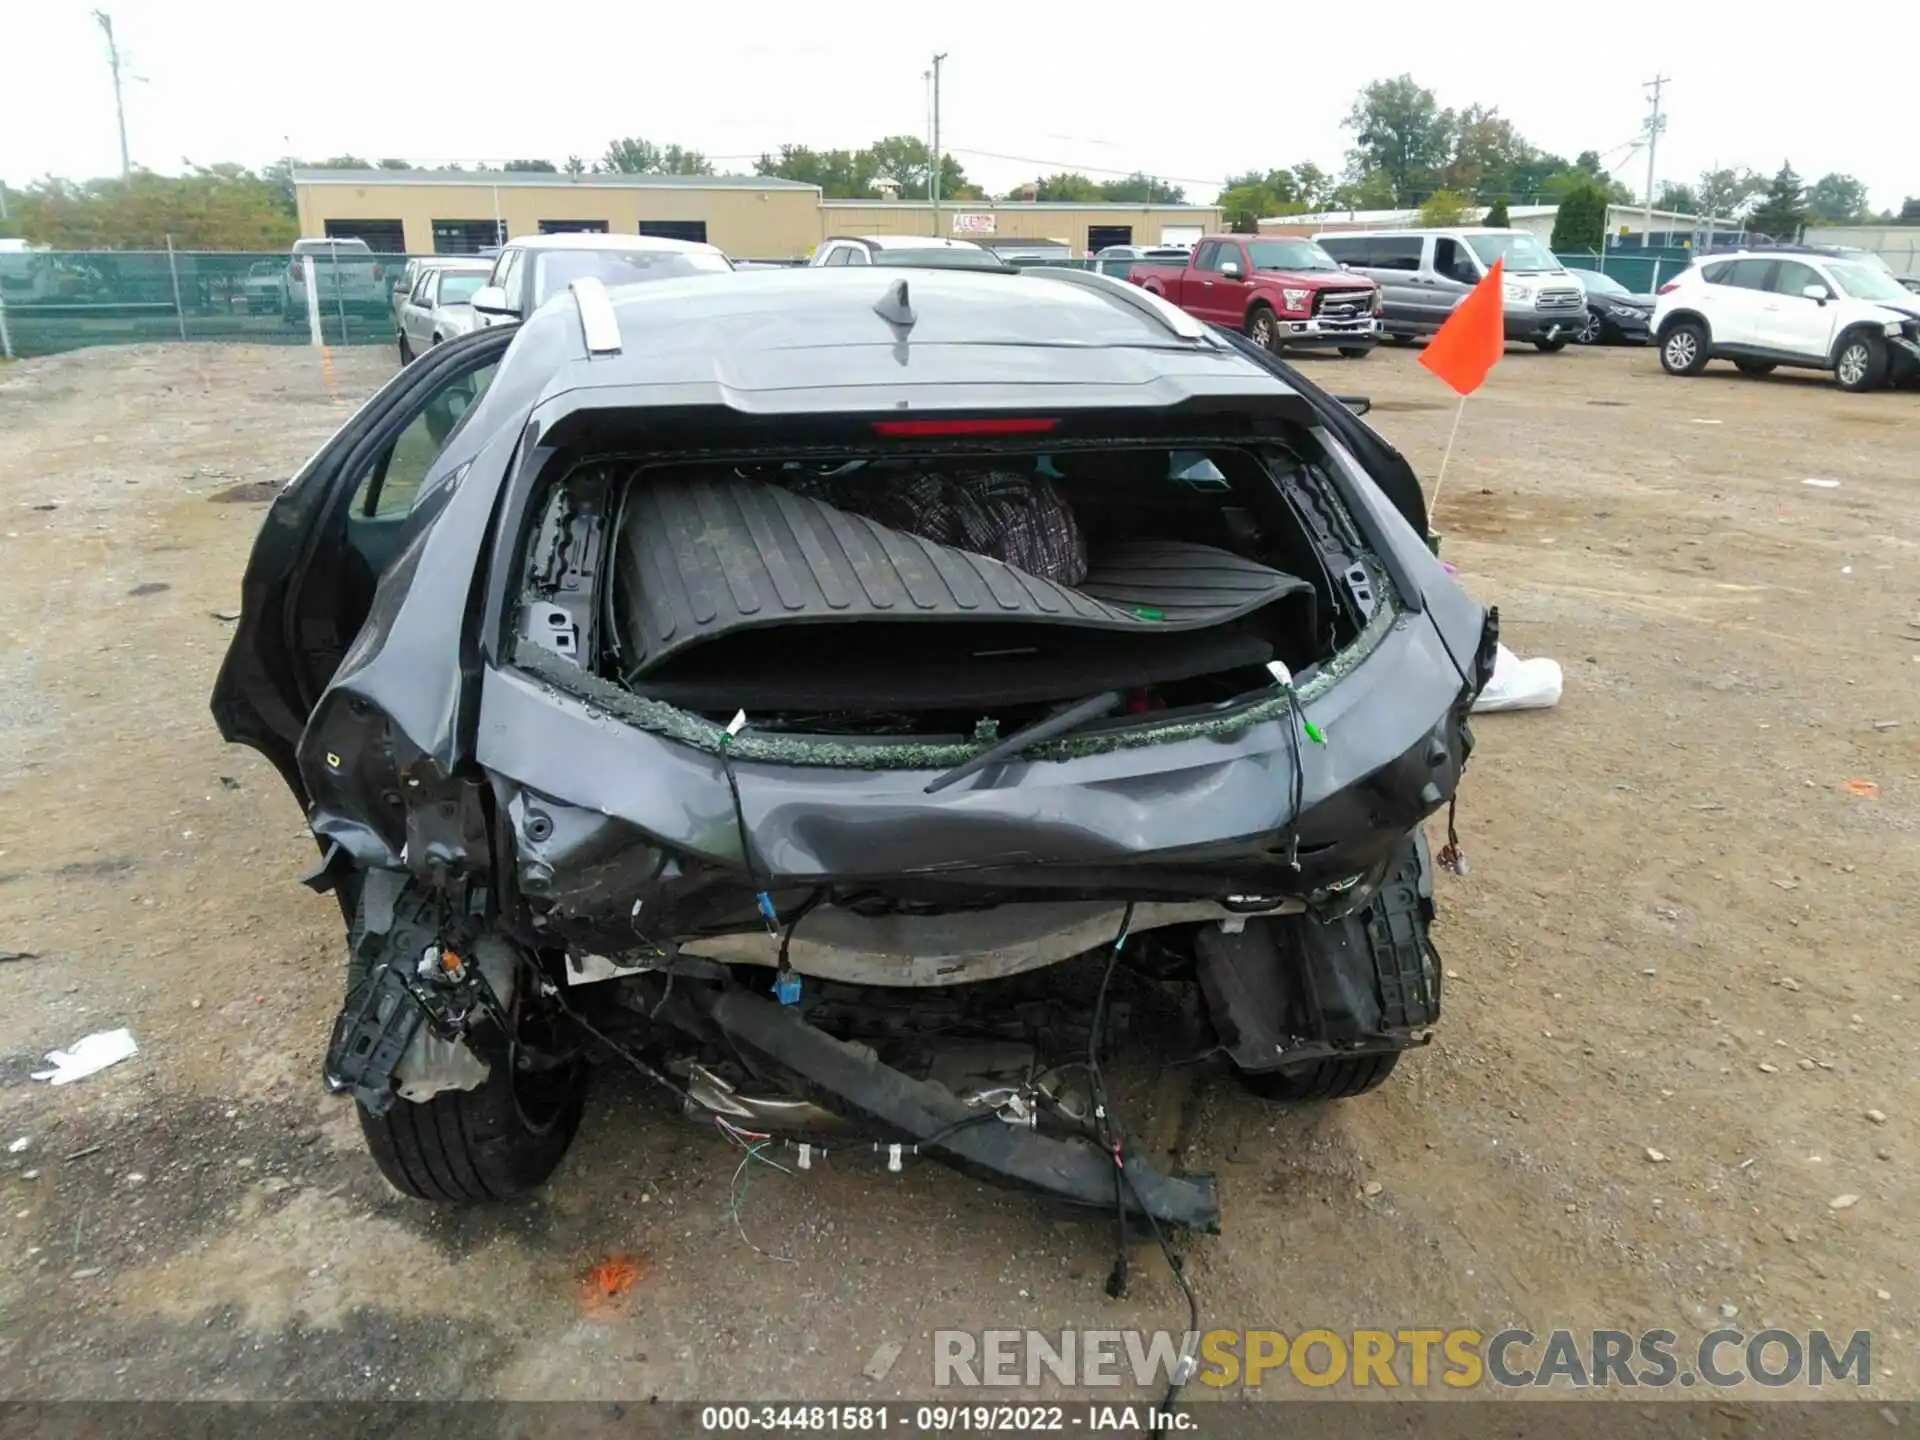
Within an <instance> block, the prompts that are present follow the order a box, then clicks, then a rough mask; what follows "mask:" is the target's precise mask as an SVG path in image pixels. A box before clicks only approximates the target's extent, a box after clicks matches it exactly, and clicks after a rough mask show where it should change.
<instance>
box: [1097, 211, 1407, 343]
mask: <svg viewBox="0 0 1920 1440" xmlns="http://www.w3.org/2000/svg"><path fill="white" fill-rule="evenodd" d="M1127 278H1128V279H1129V280H1131V281H1132V282H1133V283H1134V284H1136V285H1139V286H1141V287H1143V288H1144V289H1146V290H1148V291H1150V292H1151V293H1153V294H1155V295H1158V296H1161V297H1162V298H1163V299H1166V300H1170V301H1172V302H1173V303H1174V304H1175V305H1178V306H1179V307H1180V308H1181V309H1182V310H1185V311H1186V312H1187V313H1188V314H1189V315H1192V316H1195V317H1196V318H1198V319H1201V320H1208V321H1211V322H1213V323H1214V324H1216V325H1230V326H1232V327H1233V328H1234V329H1236V330H1239V331H1242V332H1243V333H1245V334H1246V335H1247V336H1248V337H1249V338H1250V339H1252V340H1253V341H1254V342H1255V343H1257V344H1260V345H1264V346H1265V347H1266V348H1267V349H1269V350H1274V351H1279V350H1286V349H1291V348H1294V347H1296V346H1297V347H1307V346H1312V347H1314V348H1318V349H1333V350H1338V351H1339V352H1340V353H1341V354H1342V355H1345V356H1347V357H1349V358H1350V359H1354V360H1358V359H1362V358H1363V357H1365V356H1366V354H1367V353H1368V352H1369V351H1371V350H1372V349H1373V347H1374V346H1375V345H1376V344H1378V343H1379V341H1380V333H1381V332H1380V313H1381V308H1382V307H1381V298H1380V287H1379V286H1378V285H1376V284H1374V283H1373V281H1371V280H1369V279H1368V278H1367V277H1366V276H1364V275H1356V274H1351V273H1349V272H1348V271H1345V270H1342V269H1341V268H1340V263H1339V262H1338V261H1337V260H1335V259H1334V258H1333V257H1332V256H1331V255H1329V254H1327V252H1326V251H1324V250H1322V249H1321V248H1320V247H1319V246H1318V245H1316V244H1314V243H1313V241H1311V240H1306V239H1300V238H1295V237H1291V236H1280V235H1274V236H1257V235H1208V236H1206V237H1204V238H1203V239H1201V240H1200V241H1199V242H1198V243H1197V244H1195V246H1194V247H1193V255H1192V257H1191V258H1190V259H1189V260H1188V262H1187V263H1186V264H1185V265H1173V264H1164V265H1155V264H1151V263H1145V262H1136V263H1135V264H1134V266H1133V268H1132V269H1131V270H1130V271H1129V272H1128V273H1127Z"/></svg>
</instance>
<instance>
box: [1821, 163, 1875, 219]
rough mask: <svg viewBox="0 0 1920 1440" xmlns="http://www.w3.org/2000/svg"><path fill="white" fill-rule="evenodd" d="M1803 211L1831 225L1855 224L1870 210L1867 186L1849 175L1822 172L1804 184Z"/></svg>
mask: <svg viewBox="0 0 1920 1440" xmlns="http://www.w3.org/2000/svg"><path fill="white" fill-rule="evenodd" d="M1807 213H1808V214H1809V215H1810V216H1812V218H1813V219H1815V220H1824V221H1826V222H1827V223H1828V224H1831V225H1851V224H1857V223H1859V222H1860V221H1862V220H1865V219H1867V218H1868V217H1869V216H1870V215H1871V214H1872V213H1873V207H1872V206H1871V205H1869V204H1868V203H1867V187H1866V186H1864V185H1862V184H1861V183H1860V182H1859V181H1858V180H1856V179H1854V178H1853V176H1851V175H1839V174H1828V175H1822V176H1821V177H1820V178H1819V179H1818V180H1816V181H1814V182H1813V184H1811V185H1809V186H1808V187H1807Z"/></svg>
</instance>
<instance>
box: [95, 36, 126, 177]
mask: <svg viewBox="0 0 1920 1440" xmlns="http://www.w3.org/2000/svg"><path fill="white" fill-rule="evenodd" d="M93 18H94V20H95V21H96V22H97V23H98V24H99V26H100V29H101V30H102V31H103V32H104V33H105V35H106V37H107V65H108V68H110V69H111V70H112V71H113V112H114V115H115V117H116V118H117V119H118V120H119V122H120V178H121V179H122V180H124V179H126V178H127V176H128V175H130V174H132V173H133V161H132V160H130V159H129V158H128V156H127V104H126V101H125V100H124V99H122V98H121V94H120V47H119V46H118V45H117V44H115V43H114V39H113V17H112V16H111V15H109V14H107V12H106V11H104V10H96V11H94V12H93Z"/></svg>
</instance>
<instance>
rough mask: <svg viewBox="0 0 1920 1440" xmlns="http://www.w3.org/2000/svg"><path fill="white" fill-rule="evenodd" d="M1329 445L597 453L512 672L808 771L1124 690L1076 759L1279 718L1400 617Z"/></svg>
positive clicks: (995, 735)
mask: <svg viewBox="0 0 1920 1440" xmlns="http://www.w3.org/2000/svg"><path fill="white" fill-rule="evenodd" d="M1314 454H1315V446H1314V444H1313V442H1312V441H1311V439H1310V438H1309V437H1307V436H1305V435H1302V436H1301V437H1300V439H1299V443H1298V445H1297V446H1288V445H1285V444H1282V443H1277V442H1275V441H1272V440H1259V441H1247V440H1243V439H1236V440H1233V441H1226V442H1221V441H1212V442H1210V441H1208V440H1206V439H1203V438H1196V439H1194V440H1191V441H1173V442H1169V441H1167V440H1162V439H1154V440H1149V441H1135V442H1129V441H1125V440H1119V439H1112V440H1105V441H1100V442H1090V441H1087V440H1073V441H1051V440H1050V439H1047V438H1040V437H1028V438H1027V439H1026V440H1025V441H1023V442H1012V443H1010V442H1009V441H1006V440H1001V441H998V442H997V443H996V442H992V441H984V442H982V443H980V444H978V445H977V446H969V447H966V448H951V447H939V448H935V447H931V446H929V447H927V448H924V449H923V448H919V447H914V446H909V447H903V446H901V445H900V444H899V443H897V442H896V443H894V444H890V445H873V446H867V447H847V448H844V449H840V448H836V449H835V450H833V451H831V452H826V453H821V452H813V451H809V452H803V453H796V454H793V455H791V456H789V457H781V456H779V455H777V454H776V455H771V456H770V455H769V454H768V453H767V452H765V451H759V452H756V453H755V454H753V455H751V456H745V455H743V456H739V457H730V456H728V455H726V454H724V453H719V454H716V453H714V452H708V453H705V454H698V455H694V454H688V453H685V452H680V453H675V454H664V455H651V456H642V457H636V458H611V457H594V458H588V457H575V458H574V459H573V460H572V462H571V463H570V464H567V465H565V466H564V467H563V478H562V479H561V480H560V481H559V482H558V483H556V484H554V485H553V486H552V487H551V489H550V490H549V491H548V492H547V494H546V496H545V498H544V501H543V502H542V503H541V505H540V508H539V510H538V511H537V515H538V518H537V521H536V523H535V524H534V525H533V527H532V532H531V535H530V539H529V542H528V546H527V550H526V575H525V584H524V587H523V589H522V592H521V603H520V605H519V607H518V612H517V614H516V615H515V616H514V633H515V640H516V643H515V646H514V650H513V656H514V660H515V662H516V663H517V664H519V665H521V666H522V667H523V668H526V669H529V670H532V671H534V672H536V673H537V674H539V675H540V676H541V677H542V678H543V679H547V680H549V681H552V682H554V683H557V684H559V685H561V686H563V687H566V688H570V689H573V690H575V691H577V692H579V693H582V694H584V695H585V696H586V698H588V699H590V700H591V701H593V702H595V703H596V704H598V705H600V706H601V707H602V708H606V709H610V710H612V711H614V712H615V713H616V714H618V715H620V716H621V718H623V719H626V720H628V721H629V722H631V723H637V724H639V725H641V726H642V727H643V728H647V729H653V730H661V731H664V732H666V733H669V734H671V735H673V736H674V738H678V739H683V740H688V741H691V742H693V743H696V744H699V745H701V746H702V748H712V745H713V744H715V743H717V742H718V739H719V737H720V736H722V735H723V734H725V733H726V732H725V730H724V729H723V728H722V727H727V726H729V725H733V726H734V728H735V729H736V730H739V727H740V724H741V723H744V725H745V727H746V728H745V729H744V730H739V738H738V739H737V740H736V741H735V742H734V750H735V753H737V754H741V755H743V756H744V755H748V754H750V753H753V750H754V749H755V748H758V749H759V753H760V754H761V756H762V757H763V758H768V759H776V758H777V759H780V760H785V761H788V762H790V763H796V764H809V763H811V764H838V765H856V766H864V767H868V768H894V767H896V766H916V765H927V764H947V763H954V762H955V760H956V759H958V758H964V757H965V756H966V755H967V754H969V753H973V752H977V751H979V750H980V749H982V748H984V747H986V746H988V745H991V744H993V743H994V742H995V741H996V740H1000V739H1004V738H1005V737H1006V736H1008V735H1011V734H1013V733H1015V732H1017V731H1020V730H1022V729H1024V728H1026V727H1028V726H1031V725H1033V724H1035V723H1037V722H1039V721H1042V720H1044V719H1046V718H1047V717H1049V716H1051V715H1055V714H1057V713H1058V712H1060V711H1061V710H1062V709H1063V707H1066V706H1070V705H1074V704H1076V703H1079V702H1084V701H1087V700H1088V699H1089V697H1095V696H1100V695H1104V694H1111V695H1112V696H1113V697H1114V699H1113V703H1112V704H1111V705H1110V706H1109V707H1108V708H1107V709H1106V710H1104V711H1103V712H1102V713H1101V714H1100V715H1099V716H1098V717H1096V718H1094V719H1092V720H1090V721H1085V722H1083V723H1081V724H1080V725H1078V726H1077V727H1076V731H1075V735H1074V739H1073V741H1072V746H1073V749H1072V752H1071V753H1089V751H1091V750H1097V749H1101V748H1107V747H1108V746H1110V745H1118V744H1140V743H1145V742H1147V741H1148V740H1150V739H1152V738H1153V737H1154V736H1155V735H1158V734H1167V735H1172V734H1181V735H1188V734H1196V733H1207V731H1208V730H1209V729H1210V728H1212V727H1215V726H1221V727H1231V726H1243V725H1245V724H1247V723H1250V722H1251V721H1253V720H1255V719H1259V718H1267V712H1269V711H1271V712H1272V713H1273V714H1278V713H1280V710H1281V709H1282V708H1283V706H1284V700H1282V699H1279V698H1278V697H1279V696H1280V692H1279V691H1278V689H1277V686H1276V684H1275V682H1276V679H1277V678H1284V677H1286V676H1292V677H1295V679H1296V683H1297V685H1298V688H1299V690H1300V693H1301V694H1302V695H1303V696H1306V697H1310V696H1311V694H1312V693H1314V692H1315V691H1317V689H1318V688H1319V686H1320V685H1321V684H1324V683H1326V681H1327V680H1328V679H1329V678H1330V677H1331V676H1332V675H1333V674H1334V673H1337V672H1338V671H1339V670H1340V669H1342V668H1344V667H1345V666H1347V665H1349V664H1351V663H1354V662H1356V661H1357V659H1358V658H1360V657H1361V656H1362V655H1363V654H1364V653H1365V652H1366V651H1367V650H1370V649H1371V644H1372V642H1373V641H1375V640H1377V639H1378V636H1379V634H1380V633H1382V632H1383V630H1384V628H1385V624H1386V623H1387V622H1388V621H1389V620H1390V606H1389V604H1388V588H1389V586H1388V582H1387V580H1386V578H1385V576H1384V574H1383V573H1382V572H1381V570H1380V568H1379V566H1378V565H1377V564H1376V563H1375V561H1374V558H1373V557H1372V555H1371V554H1370V552H1369V551H1368V550H1367V549H1366V547H1365V545H1364V543H1363V542H1362V541H1361V540H1360V538H1359V534H1358V532H1357V530H1356V528H1355V526H1354V524H1353V522H1352V520H1351V517H1350V516H1349V515H1348V514H1347V513H1346V511H1345V509H1344V508H1343V507H1342V505H1341V504H1340V502H1339V500H1338V498H1337V496H1336V494H1335V492H1334V489H1333V487H1332V485H1331V484H1330V483H1329V482H1328V481H1327V480H1326V479H1325V477H1324V476H1323V475H1322V474H1321V473H1320V471H1319V468H1318V462H1317V460H1316V459H1314V458H1310V457H1312V456H1314ZM742 715H744V717H745V720H744V722H739V721H737V719H736V717H739V716H742ZM1061 743H1065V742H1061ZM767 747H770V748H767ZM1034 753H1041V754H1044V753H1047V751H1046V747H1039V748H1038V749H1037V750H1036V751H1035V752H1034Z"/></svg>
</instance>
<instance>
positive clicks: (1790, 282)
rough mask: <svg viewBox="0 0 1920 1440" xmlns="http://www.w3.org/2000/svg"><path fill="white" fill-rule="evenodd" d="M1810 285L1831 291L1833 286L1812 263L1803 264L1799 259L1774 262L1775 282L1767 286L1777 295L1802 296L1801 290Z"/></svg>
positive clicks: (1796, 297) (1798, 297)
mask: <svg viewBox="0 0 1920 1440" xmlns="http://www.w3.org/2000/svg"><path fill="white" fill-rule="evenodd" d="M1809 285H1818V286H1821V287H1822V288H1823V289H1826V290H1828V291H1831V290H1832V289H1833V287H1832V286H1831V285H1828V284H1827V282H1826V281H1824V280H1822V279H1821V278H1820V272H1819V271H1817V270H1815V269H1814V268H1813V267H1812V266H1811V265H1802V264H1801V263H1800V262H1799V261H1798V260H1776V261H1775V262H1774V271H1773V283H1772V284H1771V285H1769V286H1768V287H1767V288H1768V289H1770V290H1772V291H1773V292H1774V293H1775V294H1776V295H1791V296H1793V297H1794V298H1795V299H1800V298H1801V292H1802V291H1804V290H1805V289H1806V288H1807V286H1809Z"/></svg>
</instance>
